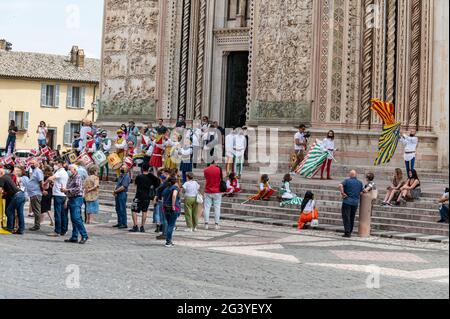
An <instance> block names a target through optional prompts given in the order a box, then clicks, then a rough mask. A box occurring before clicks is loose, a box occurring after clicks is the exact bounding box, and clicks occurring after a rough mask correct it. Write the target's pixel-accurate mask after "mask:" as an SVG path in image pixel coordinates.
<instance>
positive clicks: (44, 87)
mask: <svg viewBox="0 0 450 319" xmlns="http://www.w3.org/2000/svg"><path fill="white" fill-rule="evenodd" d="M46 99H47V84H44V83H42V84H41V106H45V105H46V104H45V103H46Z"/></svg>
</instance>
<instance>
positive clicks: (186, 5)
mask: <svg viewBox="0 0 450 319" xmlns="http://www.w3.org/2000/svg"><path fill="white" fill-rule="evenodd" d="M190 17H191V0H183V22H182V23H183V26H182V36H181V62H180V70H181V71H180V95H179V100H178V103H179V104H178V114H184V115H185V114H186V98H187V77H188V74H187V71H188V60H189V27H190Z"/></svg>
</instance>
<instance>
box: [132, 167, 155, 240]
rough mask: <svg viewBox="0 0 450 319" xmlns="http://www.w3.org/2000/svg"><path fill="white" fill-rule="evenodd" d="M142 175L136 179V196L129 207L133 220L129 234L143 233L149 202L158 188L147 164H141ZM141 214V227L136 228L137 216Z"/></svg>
mask: <svg viewBox="0 0 450 319" xmlns="http://www.w3.org/2000/svg"><path fill="white" fill-rule="evenodd" d="M142 171H143V173H142V174H141V175H139V176H137V177H136V181H135V183H136V196H135V198H134V200H133V204H132V206H131V217H132V219H133V228H131V229H130V232H133V233H137V232H141V233H145V222H146V220H147V213H148V208H149V206H150V202H151V201H153V200H154V199H155V196H156V193H155V190H156V189H157V188H158V187H159V184H160V183H159V179H158V178H157V177H156V176H155V175H153V174H152V173H150V172H149V171H150V166H149V165H148V163H144V164H142ZM139 213H142V219H141V227H140V228H139V227H138V218H137V214H139Z"/></svg>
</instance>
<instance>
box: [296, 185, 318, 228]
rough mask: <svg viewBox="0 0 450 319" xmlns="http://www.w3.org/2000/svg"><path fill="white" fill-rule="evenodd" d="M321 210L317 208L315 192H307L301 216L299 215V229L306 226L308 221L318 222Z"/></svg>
mask: <svg viewBox="0 0 450 319" xmlns="http://www.w3.org/2000/svg"><path fill="white" fill-rule="evenodd" d="M318 218H319V211H318V210H317V208H316V202H315V200H314V194H313V193H311V192H310V191H308V192H306V194H305V198H304V199H303V203H302V206H301V211H300V216H299V217H298V229H303V228H305V226H306V224H307V223H313V222H314V221H315V222H316V224H317V223H318Z"/></svg>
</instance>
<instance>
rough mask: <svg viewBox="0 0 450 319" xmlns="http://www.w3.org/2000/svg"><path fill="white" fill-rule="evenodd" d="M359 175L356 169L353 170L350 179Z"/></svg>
mask: <svg viewBox="0 0 450 319" xmlns="http://www.w3.org/2000/svg"><path fill="white" fill-rule="evenodd" d="M357 175H358V173H356V171H355V170H354V169H352V170H351V171H350V173H349V176H350V177H356V176H357Z"/></svg>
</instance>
